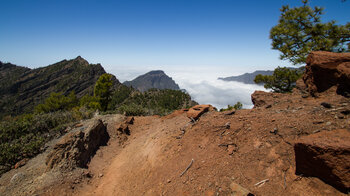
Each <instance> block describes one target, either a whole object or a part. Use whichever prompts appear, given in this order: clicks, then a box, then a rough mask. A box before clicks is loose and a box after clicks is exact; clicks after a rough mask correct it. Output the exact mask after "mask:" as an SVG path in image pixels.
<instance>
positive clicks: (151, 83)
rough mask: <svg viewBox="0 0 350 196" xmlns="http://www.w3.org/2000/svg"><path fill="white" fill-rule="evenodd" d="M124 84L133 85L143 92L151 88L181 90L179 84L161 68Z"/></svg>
mask: <svg viewBox="0 0 350 196" xmlns="http://www.w3.org/2000/svg"><path fill="white" fill-rule="evenodd" d="M123 84H125V85H126V86H132V87H133V88H135V89H137V90H139V91H141V92H144V91H147V90H148V89H151V88H156V89H172V90H180V88H179V85H177V84H176V83H175V81H174V80H173V79H172V78H170V77H169V76H167V75H166V74H165V73H164V71H161V70H157V71H150V72H148V73H146V74H144V75H141V76H138V77H137V78H135V79H134V80H132V81H125V82H124V83H123Z"/></svg>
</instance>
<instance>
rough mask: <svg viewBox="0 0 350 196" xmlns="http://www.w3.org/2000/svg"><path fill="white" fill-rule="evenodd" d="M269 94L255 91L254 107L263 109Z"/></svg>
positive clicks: (253, 96) (253, 97) (253, 95)
mask: <svg viewBox="0 0 350 196" xmlns="http://www.w3.org/2000/svg"><path fill="white" fill-rule="evenodd" d="M268 95H269V94H268V93H267V92H264V91H255V92H254V93H253V94H252V95H251V97H252V102H253V104H254V107H261V106H263V105H265V104H266V102H265V98H266V96H268Z"/></svg>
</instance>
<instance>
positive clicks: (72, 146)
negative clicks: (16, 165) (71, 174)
mask: <svg viewBox="0 0 350 196" xmlns="http://www.w3.org/2000/svg"><path fill="white" fill-rule="evenodd" d="M82 129H83V128H81V130H76V131H73V132H70V133H68V134H67V135H66V136H64V137H63V138H62V139H61V140H60V141H59V142H58V143H57V144H56V145H55V147H54V149H53V150H52V152H51V153H50V154H49V155H48V156H47V158H46V165H47V169H48V170H50V169H52V168H54V167H59V168H63V169H74V168H75V167H82V168H84V167H86V165H87V163H88V162H89V161H90V159H91V157H92V156H93V155H94V154H95V152H96V150H97V149H98V148H99V147H100V146H101V145H106V144H107V142H108V139H109V135H108V133H107V129H106V126H105V125H104V124H103V122H102V121H101V120H95V121H94V122H93V124H92V125H91V126H89V127H87V128H86V129H85V130H82Z"/></svg>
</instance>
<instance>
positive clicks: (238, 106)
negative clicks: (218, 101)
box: [220, 101, 243, 112]
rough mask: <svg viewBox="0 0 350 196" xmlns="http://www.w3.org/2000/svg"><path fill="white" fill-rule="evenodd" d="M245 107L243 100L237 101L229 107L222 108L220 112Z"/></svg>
mask: <svg viewBox="0 0 350 196" xmlns="http://www.w3.org/2000/svg"><path fill="white" fill-rule="evenodd" d="M242 108H243V104H242V103H241V102H239V101H238V102H237V103H236V104H235V105H233V106H232V105H227V108H221V109H220V112H224V111H229V110H232V109H235V110H240V109H242Z"/></svg>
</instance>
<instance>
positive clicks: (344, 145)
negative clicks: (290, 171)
mask: <svg viewBox="0 0 350 196" xmlns="http://www.w3.org/2000/svg"><path fill="white" fill-rule="evenodd" d="M294 151H295V162H296V174H303V175H304V176H314V177H318V178H320V179H321V180H323V181H324V182H326V183H328V184H330V185H332V186H334V187H335V188H337V189H339V190H340V191H343V192H347V191H349V190H350V175H349V172H350V170H349V168H350V132H349V131H348V130H345V129H339V130H334V131H323V132H319V133H315V134H312V135H308V136H304V137H302V138H300V139H299V140H297V141H296V143H295V144H294Z"/></svg>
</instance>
